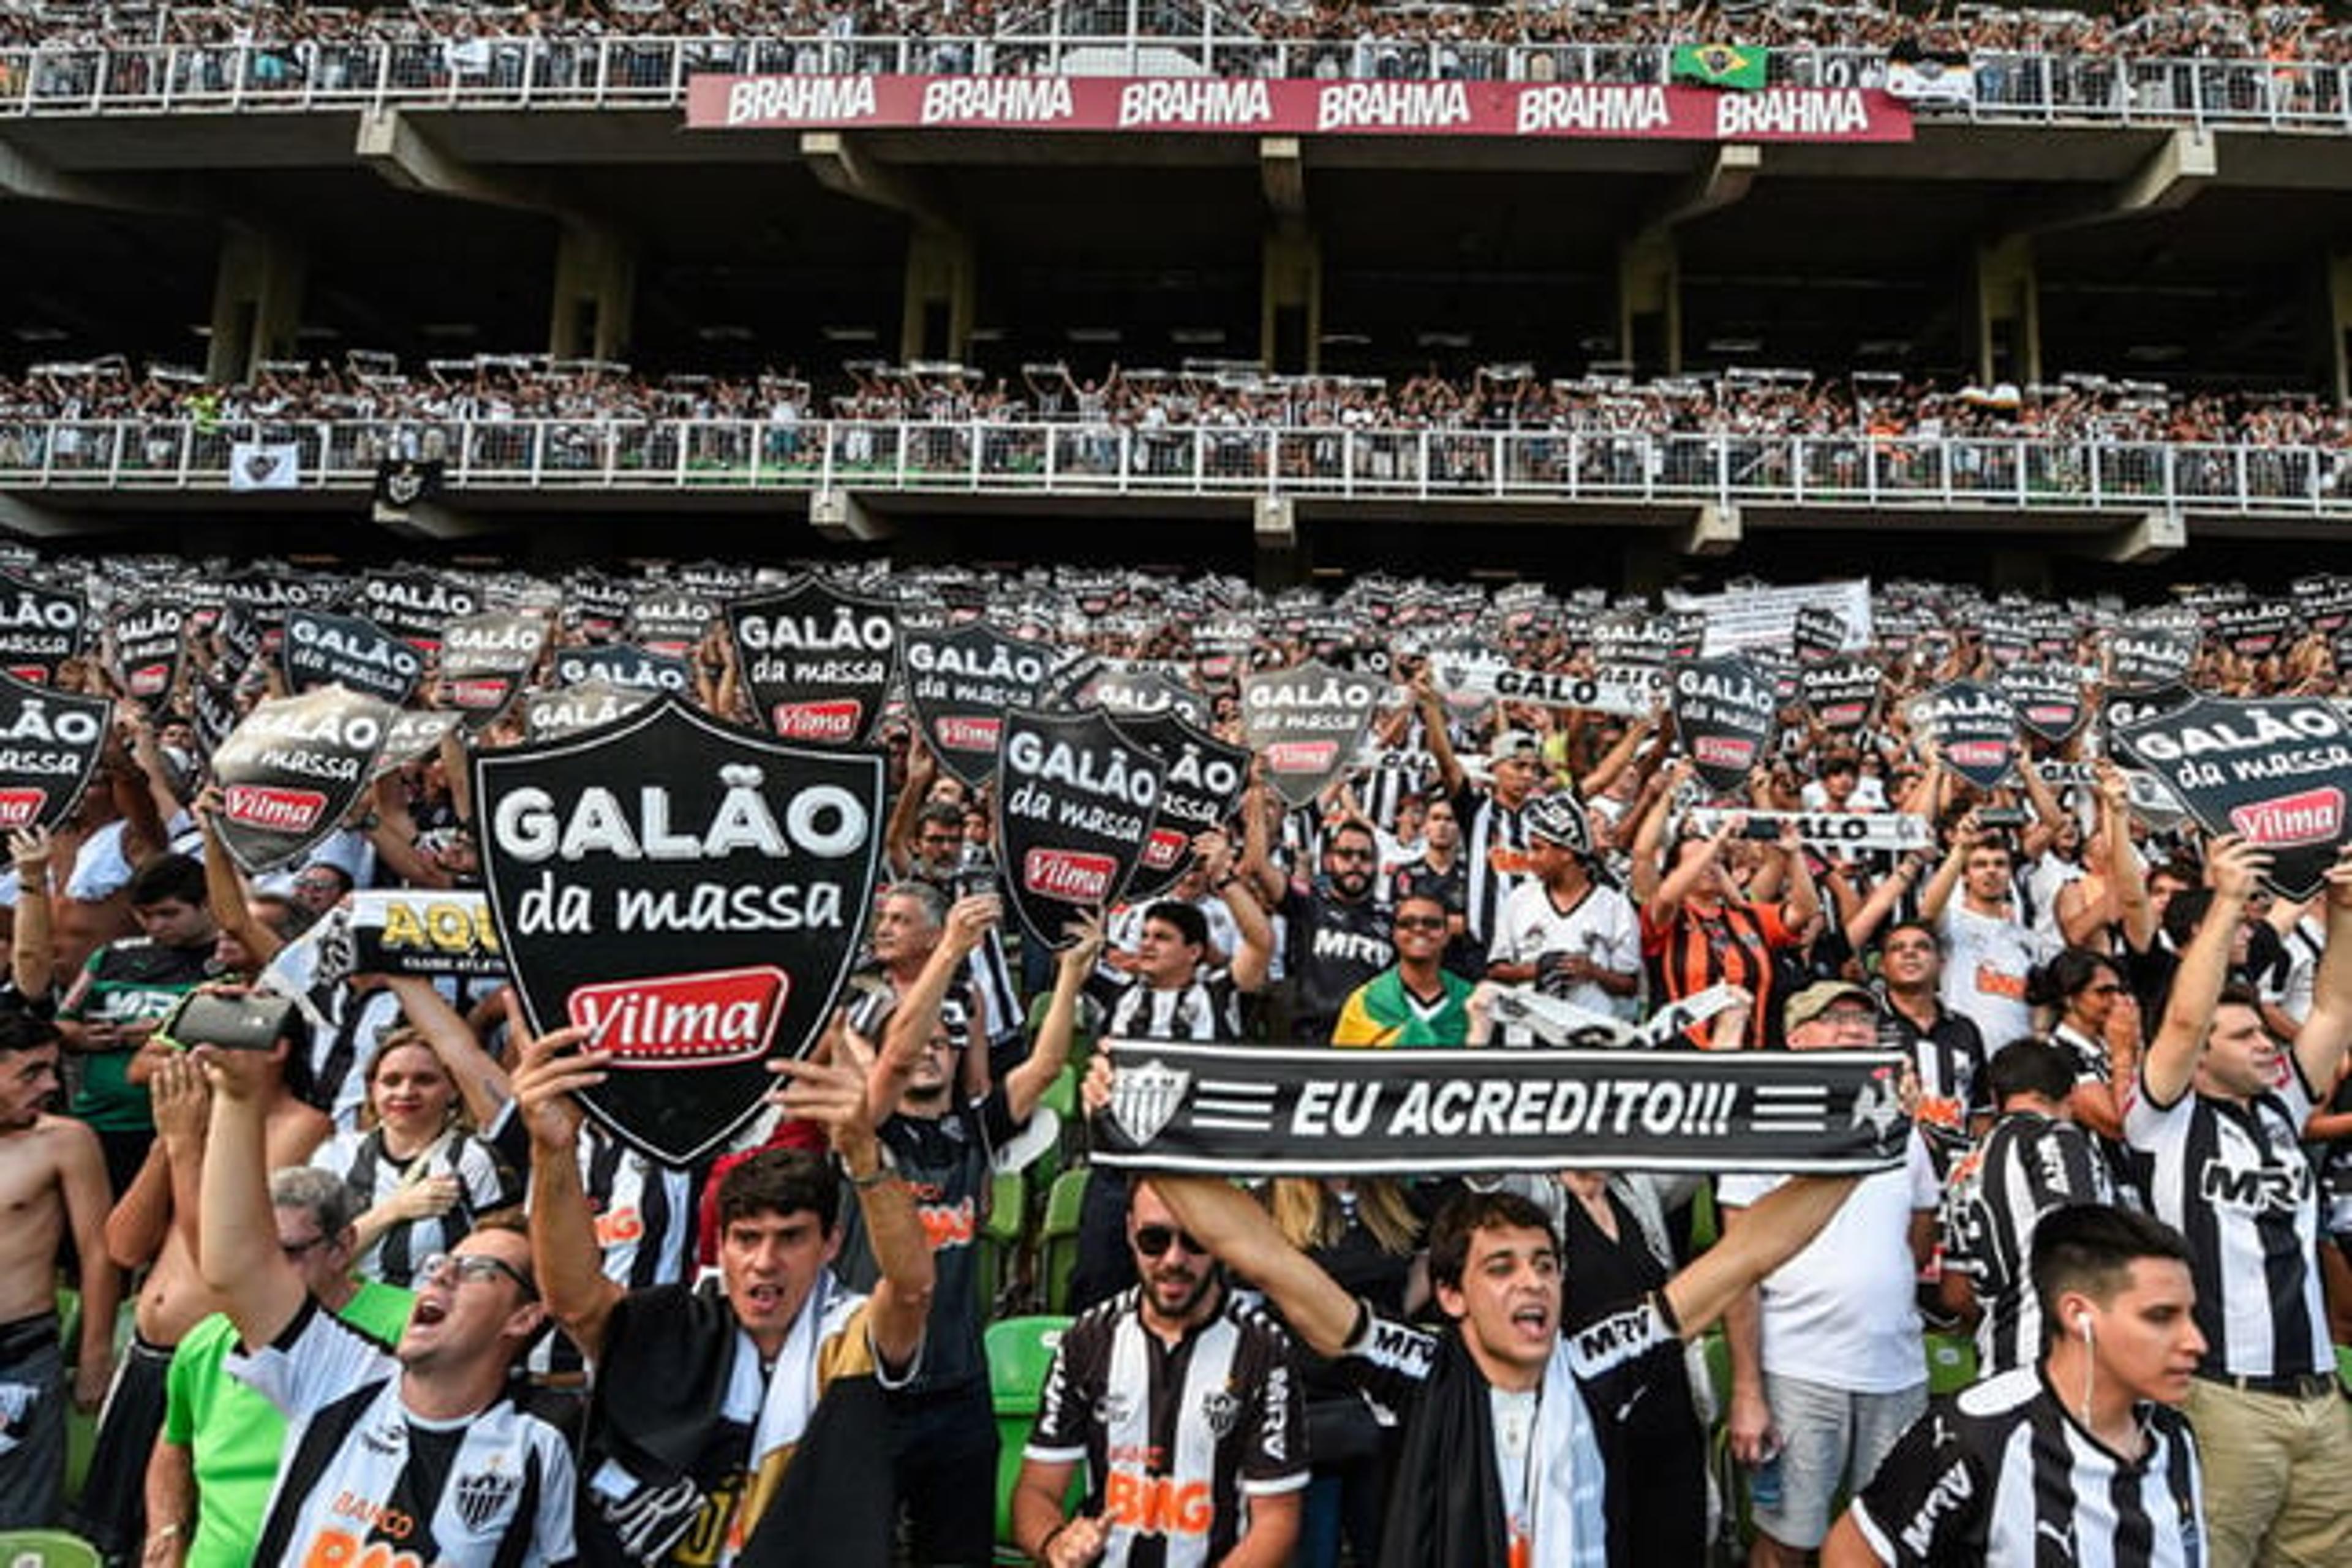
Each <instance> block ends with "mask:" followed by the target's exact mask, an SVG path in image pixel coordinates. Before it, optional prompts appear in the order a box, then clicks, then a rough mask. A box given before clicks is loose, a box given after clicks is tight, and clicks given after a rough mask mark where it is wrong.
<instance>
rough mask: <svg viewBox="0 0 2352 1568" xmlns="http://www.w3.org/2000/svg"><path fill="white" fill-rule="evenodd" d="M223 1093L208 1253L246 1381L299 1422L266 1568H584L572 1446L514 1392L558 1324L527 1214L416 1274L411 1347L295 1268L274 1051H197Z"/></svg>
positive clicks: (233, 1367)
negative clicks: (367, 1565) (515, 1376)
mask: <svg viewBox="0 0 2352 1568" xmlns="http://www.w3.org/2000/svg"><path fill="white" fill-rule="evenodd" d="M196 1055H197V1058H198V1060H199V1061H200V1062H201V1063H202V1064H203V1067H204V1069H205V1077H206V1079H208V1080H210V1083H211V1086H212V1091H213V1109H212V1122H211V1129H210V1131H209V1133H208V1135H207V1139H206V1146H205V1160H204V1178H203V1187H202V1194H201V1195H202V1204H201V1206H200V1211H199V1212H200V1218H199V1220H198V1222H197V1233H198V1253H199V1256H200V1257H201V1258H202V1260H203V1266H204V1274H205V1283H206V1284H208V1285H210V1286H211V1287H212V1288H213V1289H215V1291H217V1292H219V1295H220V1298H221V1301H222V1303H223V1306H224V1308H225V1310H226V1311H227V1313H228V1316H229V1321H231V1322H233V1323H235V1324H236V1333H237V1339H238V1342H239V1348H238V1349H237V1351H236V1352H233V1353H232V1354H231V1355H230V1356H229V1358H228V1363H227V1364H228V1367H229V1370H230V1372H231V1373H232V1374H233V1375H235V1376H236V1377H237V1378H238V1379H239V1380H240V1381H242V1382H244V1383H246V1384H248V1385H249V1386H251V1387H252V1388H254V1389H256V1390H257V1391H258V1392H259V1393H260V1394H262V1395H263V1396H264V1397H266V1398H267V1399H268V1400H269V1402H270V1403H271V1404H273V1405H277V1406H278V1409H279V1411H280V1412H282V1413H283V1414H284V1415H285V1416H286V1418H287V1423H288V1427H289V1431H288V1436H287V1442H286V1449H285V1457H284V1458H283V1459H282V1461H281V1462H280V1464H279V1467H278V1479H277V1483H276V1485H275V1487H274V1488H273V1489H272V1490H271V1493H270V1500H269V1508H268V1513H267V1514H266V1515H265V1516H264V1518H263V1520H262V1523H261V1530H260V1532H259V1535H258V1537H257V1541H256V1543H255V1547H254V1554H253V1559H252V1560H253V1561H254V1562H256V1563H358V1562H361V1561H362V1560H363V1559H364V1560H368V1561H373V1560H376V1559H377V1558H382V1559H383V1560H385V1561H387V1562H412V1563H436V1564H444V1565H446V1568H506V1565H507V1564H562V1563H570V1562H572V1559H573V1557H574V1555H575V1547H574V1545H573V1539H572V1501H573V1496H574V1490H575V1488H574V1479H575V1478H574V1469H573V1465H572V1443H571V1439H570V1438H569V1436H567V1435H566V1434H565V1432H564V1431H563V1429H562V1426H559V1425H558V1424H557V1423H556V1421H555V1420H554V1419H552V1418H551V1416H550V1415H548V1414H546V1413H545V1412H544V1411H542V1410H541V1408H539V1407H537V1406H536V1405H534V1404H532V1403H531V1402H530V1395H529V1394H528V1392H525V1393H522V1394H518V1393H517V1388H518V1386H519V1385H518V1384H515V1383H514V1382H513V1381H512V1380H511V1379H510V1377H509V1373H511V1372H512V1370H513V1368H514V1364H515V1363H516V1362H517V1361H518V1360H519V1359H520V1357H521V1356H522V1355H523V1354H524V1352H526V1351H527V1350H529V1348H530V1342H531V1341H532V1340H533V1339H534V1338H536V1337H537V1335H538V1334H539V1332H540V1330H541V1326H542V1325H543V1324H544V1323H545V1321H546V1318H547V1310H546V1308H545V1307H543V1306H542V1305H541V1302H540V1299H539V1289H538V1287H537V1285H536V1284H535V1283H534V1281H533V1279H532V1275H531V1259H530V1239H529V1237H528V1236H527V1235H526V1233H525V1231H524V1229H523V1226H522V1221H521V1219H520V1216H519V1215H513V1214H511V1213H509V1214H502V1215H485V1216H483V1218H482V1219H481V1220H480V1221H479V1222H478V1223H477V1225H476V1226H475V1228H474V1230H473V1231H472V1233H471V1234H470V1235H468V1236H467V1237H465V1238H464V1239H463V1240H461V1241H459V1242H458V1243H457V1246H456V1247H455V1248H454V1249H453V1250H452V1251H451V1252H449V1253H447V1254H446V1255H443V1254H436V1256H434V1257H432V1258H426V1259H425V1262H424V1263H423V1265H422V1266H421V1267H420V1268H418V1269H417V1271H416V1278H415V1284H416V1301H415V1308H414V1310H412V1311H411V1312H410V1315H409V1319H408V1326H407V1327H406V1328H405V1329H404V1330H403V1331H402V1332H401V1335H400V1339H399V1342H398V1343H397V1345H396V1346H395V1347H394V1348H393V1349H391V1350H386V1349H385V1348H384V1345H383V1342H382V1341H380V1340H377V1339H374V1338H373V1337H371V1336H370V1335H368V1334H366V1333H365V1332H363V1331H361V1330H359V1329H356V1328H353V1327H352V1325H350V1324H348V1323H346V1322H344V1321H342V1320H341V1318H339V1317H337V1316H336V1315H335V1314H334V1313H332V1312H331V1311H328V1310H325V1309H324V1308H323V1307H322V1306H321V1305H320V1302H319V1300H318V1299H317V1298H316V1297H315V1296H313V1295H312V1294H311V1291H310V1286H309V1285H308V1284H307V1283H306V1282H305V1280H304V1279H303V1274H302V1270H301V1268H300V1267H299V1264H298V1262H297V1261H296V1259H294V1258H289V1256H288V1255H287V1252H286V1249H285V1248H284V1247H282V1246H281V1245H280V1237H279V1234H278V1226H277V1224H276V1221H275V1215H274V1208H273V1205H272V1204H271V1202H270V1195H269V1187H268V1181H267V1180H266V1178H265V1174H264V1169H265V1166H264V1156H263V1147H262V1133H263V1125H264V1118H265V1114H266V1107H267V1104H268V1090H269V1085H270V1082H271V1079H270V1076H269V1068H268V1059H267V1058H266V1056H265V1055H264V1053H261V1052H257V1051H240V1050H224V1049H221V1048H219V1047H212V1046H202V1047H197V1049H196Z"/></svg>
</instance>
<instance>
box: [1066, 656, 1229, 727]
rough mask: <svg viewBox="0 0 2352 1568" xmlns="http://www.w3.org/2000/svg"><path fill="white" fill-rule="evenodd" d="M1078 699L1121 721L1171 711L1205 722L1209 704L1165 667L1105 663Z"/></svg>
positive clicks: (1190, 720)
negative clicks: (1178, 682) (1178, 681)
mask: <svg viewBox="0 0 2352 1568" xmlns="http://www.w3.org/2000/svg"><path fill="white" fill-rule="evenodd" d="M1079 700H1080V703H1081V704H1082V705H1083V704H1084V703H1086V702H1088V701H1091V702H1092V703H1093V704H1094V705H1095V706H1096V707H1097V708H1100V709H1101V710H1103V711H1104V712H1106V713H1108V714H1109V715H1111V716H1112V717H1113V718H1115V719H1118V720H1119V721H1122V722H1124V721H1127V720H1129V719H1147V718H1151V717H1154V716H1156V715H1159V714H1162V713H1174V714H1179V715H1181V717H1183V718H1184V719H1185V720H1186V721H1188V722H1191V723H1194V724H1206V723H1208V722H1209V705H1208V703H1207V702H1206V701H1204V700H1202V697H1201V694H1200V693H1199V692H1197V691H1194V690H1192V689H1190V688H1189V687H1184V686H1180V685H1178V684H1177V683H1176V681H1175V680H1174V679H1171V677H1170V676H1169V675H1168V674H1167V673H1166V672H1165V671H1162V670H1157V669H1148V668H1140V667H1138V666H1135V665H1125V664H1117V663H1112V664H1107V665H1105V666H1104V668H1102V669H1101V670H1100V671H1098V672H1097V674H1096V676H1095V678H1094V679H1093V681H1092V682H1091V683H1089V684H1088V686H1087V689H1086V690H1085V691H1084V692H1083V693H1082V694H1081V696H1080V699H1079Z"/></svg>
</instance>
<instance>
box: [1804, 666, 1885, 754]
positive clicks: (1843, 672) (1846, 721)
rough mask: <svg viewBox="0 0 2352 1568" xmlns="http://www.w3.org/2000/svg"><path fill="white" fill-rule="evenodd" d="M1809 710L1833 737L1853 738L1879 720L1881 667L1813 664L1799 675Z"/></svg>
mask: <svg viewBox="0 0 2352 1568" xmlns="http://www.w3.org/2000/svg"><path fill="white" fill-rule="evenodd" d="M1797 684H1798V686H1799V688H1800V689H1801V690H1802V692H1803V693H1804V698H1805V706H1806V707H1808V708H1810V709H1811V710H1812V712H1813V717H1814V718H1815V719H1818V720H1820V721H1821V725H1822V729H1824V730H1827V731H1830V733H1832V734H1833V735H1851V734H1853V732H1854V731H1857V730H1861V729H1863V728H1864V727H1865V726H1867V725H1868V724H1869V723H1870V721H1871V720H1872V719H1873V718H1874V717H1876V716H1877V712H1878V692H1879V687H1880V684H1881V681H1880V677H1879V673H1878V667H1877V666H1876V665H1874V664H1872V663H1869V662H1868V661H1866V660H1864V659H1859V658H1840V659H1832V660H1831V661H1830V662H1829V663H1827V664H1809V665H1807V666H1806V667H1805V668H1804V669H1803V670H1802V671H1801V672H1800V673H1799V674H1798V677H1797Z"/></svg>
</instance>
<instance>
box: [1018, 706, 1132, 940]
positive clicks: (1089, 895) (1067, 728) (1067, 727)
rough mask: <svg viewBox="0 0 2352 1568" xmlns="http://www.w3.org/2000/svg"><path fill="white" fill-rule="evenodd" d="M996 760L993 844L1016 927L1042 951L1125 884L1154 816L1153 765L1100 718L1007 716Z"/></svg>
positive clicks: (1095, 715) (1098, 714) (1107, 719)
mask: <svg viewBox="0 0 2352 1568" xmlns="http://www.w3.org/2000/svg"><path fill="white" fill-rule="evenodd" d="M1002 733H1003V744H1002V746H1001V748H1000V749H999V752H998V754H997V759H996V797H997V807H996V842H997V846H998V850H999V853H1000V854H1002V855H1003V860H1004V885H1005V887H1006V889H1008V890H1009V891H1010V892H1011V893H1012V895H1013V911H1014V912H1015V913H1016V914H1018V915H1019V916H1020V917H1021V924H1022V926H1023V927H1024V929H1025V930H1027V931H1028V932H1029V934H1030V935H1031V936H1032V937H1033V938H1034V939H1035V940H1036V941H1038V942H1042V943H1044V944H1045V946H1047V947H1052V948H1061V947H1066V946H1068V945H1069V939H1068V937H1066V935H1065V934H1064V933H1063V927H1065V926H1066V925H1068V924H1069V923H1070V921H1072V920H1073V919H1074V918H1076V916H1077V915H1078V914H1080V913H1082V912H1084V911H1086V910H1099V909H1104V908H1107V907H1108V905H1109V904H1110V903H1111V901H1112V900H1115V899H1117V898H1118V896H1119V894H1120V893H1121V892H1123V891H1124V890H1125V889H1126V888H1127V883H1128V879H1129V877H1131V876H1132V875H1133V874H1134V872H1135V868H1136V865H1137V863H1138V862H1139V861H1140V860H1141V859H1142V858H1143V854H1144V852H1145V849H1146V847H1148V846H1149V845H1150V843H1151V830H1152V826H1153V824H1155V823H1156V822H1158V820H1159V818H1160V778H1161V774H1162V773H1163V772H1164V770H1163V769H1162V768H1161V766H1160V759H1159V758H1158V757H1156V756H1154V755H1153V754H1152V753H1151V752H1150V751H1148V750H1146V749H1145V748H1144V747H1142V746H1141V745H1139V744H1138V743H1136V742H1134V741H1131V740H1129V738H1128V737H1127V736H1125V735H1123V734H1121V733H1119V731H1118V725H1116V724H1114V723H1112V722H1111V721H1110V717H1109V715H1108V714H1106V713H1103V712H1101V711H1099V710H1097V711H1095V712H1092V713H1079V714H1072V715H1056V714H1045V713H1038V712H1034V711H1031V710H1017V711H1014V712H1011V713H1007V714H1006V715H1005V716H1004V723H1003V731H1002Z"/></svg>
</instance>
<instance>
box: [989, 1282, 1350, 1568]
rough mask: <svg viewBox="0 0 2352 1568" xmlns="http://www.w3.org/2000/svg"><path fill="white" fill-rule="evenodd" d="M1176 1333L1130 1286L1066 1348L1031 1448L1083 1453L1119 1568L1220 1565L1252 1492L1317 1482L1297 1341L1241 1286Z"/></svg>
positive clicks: (1045, 1457) (1094, 1509)
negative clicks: (1156, 1329) (1173, 1337)
mask: <svg viewBox="0 0 2352 1568" xmlns="http://www.w3.org/2000/svg"><path fill="white" fill-rule="evenodd" d="M1220 1289H1223V1290H1224V1292H1225V1299H1224V1300H1223V1302H1222V1303H1221V1304H1220V1306H1219V1308H1218V1310H1217V1313H1216V1315H1215V1316H1214V1317H1213V1318H1211V1319H1210V1320H1209V1321H1208V1322H1206V1323H1204V1324H1202V1326H1201V1327H1200V1328H1198V1329H1196V1330H1194V1331H1192V1332H1191V1333H1189V1334H1186V1335H1184V1336H1183V1337H1182V1338H1181V1339H1179V1340H1178V1341H1177V1342H1175V1343H1174V1344H1172V1345H1171V1344H1170V1343H1169V1342H1166V1341H1164V1340H1162V1339H1161V1338H1160V1336H1159V1335H1158V1334H1155V1333H1153V1332H1152V1331H1150V1329H1148V1328H1146V1327H1144V1325H1143V1320H1142V1316H1141V1310H1140V1295H1139V1290H1137V1289H1129V1290H1126V1291H1122V1292H1121V1293H1120V1294H1118V1295H1117V1296H1114V1297H1112V1298H1111V1299H1110V1300H1108V1301H1104V1302H1102V1303H1100V1304H1098V1305H1097V1306H1096V1307H1094V1308H1093V1309H1091V1310H1088V1311H1087V1312H1086V1313H1085V1314H1084V1315H1083V1316H1081V1317H1080V1318H1079V1319H1078V1320H1077V1321H1076V1322H1074V1323H1072V1324H1071V1325H1070V1327H1069V1329H1068V1331H1066V1332H1065V1333H1064V1334H1063V1336H1062V1343H1061V1346H1060V1348H1059V1349H1057V1350H1056V1351H1055V1352H1054V1366H1053V1370H1052V1371H1051V1372H1050V1373H1047V1375H1046V1378H1045V1394H1044V1398H1043V1400H1042V1401H1041V1403H1040V1405H1039V1409H1038V1416H1037V1426H1036V1429H1035V1430H1034V1432H1033V1433H1032V1434H1031V1435H1030V1438H1029V1446H1028V1447H1027V1448H1026V1449H1025V1450H1024V1458H1029V1459H1033V1460H1035V1461H1036V1462H1038V1463H1040V1464H1048V1465H1060V1464H1076V1463H1080V1462H1084V1464H1085V1465H1086V1467H1087V1496H1086V1500H1085V1502H1084V1503H1083V1504H1081V1505H1080V1506H1081V1508H1082V1510H1083V1511H1085V1512H1087V1513H1090V1514H1099V1515H1101V1516H1102V1518H1103V1521H1104V1522H1105V1523H1106V1524H1108V1526H1109V1527H1110V1534H1109V1543H1108V1549H1107V1550H1106V1551H1105V1552H1104V1554H1103V1558H1102V1561H1103V1562H1104V1563H1106V1564H1108V1565H1109V1568H1207V1565H1208V1564H1210V1563H1222V1562H1223V1561H1224V1559H1225V1556H1226V1554H1227V1553H1229V1552H1232V1551H1233V1549H1234V1543H1235V1542H1238V1541H1240V1540H1241V1538H1242V1535H1243V1532H1244V1530H1245V1529H1246V1528H1247V1526H1248V1522H1249V1515H1248V1508H1249V1499H1250V1498H1252V1497H1264V1496H1269V1495H1277V1494H1280V1493H1283V1492H1291V1491H1297V1490H1299V1489H1302V1488H1304V1487H1305V1486H1306V1485H1307V1443H1306V1405H1305V1404H1304V1403H1303V1401H1302V1398H1301V1394H1300V1390H1299V1384H1298V1379H1297V1373H1296V1371H1295V1369H1294V1366H1293V1364H1292V1358H1291V1349H1290V1340H1289V1337H1288V1336H1287V1335H1286V1334H1285V1333H1284V1332H1283V1331H1282V1329H1281V1327H1280V1325H1278V1324H1277V1323H1276V1321H1275V1320H1274V1319H1273V1318H1272V1317H1270V1316H1268V1315H1267V1314H1266V1313H1265V1311H1264V1310H1260V1309H1259V1308H1257V1307H1255V1306H1250V1305H1245V1304H1244V1303H1243V1302H1242V1301H1240V1300H1238V1299H1236V1298H1235V1297H1234V1293H1233V1290H1232V1289H1231V1287H1220Z"/></svg>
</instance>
